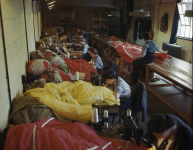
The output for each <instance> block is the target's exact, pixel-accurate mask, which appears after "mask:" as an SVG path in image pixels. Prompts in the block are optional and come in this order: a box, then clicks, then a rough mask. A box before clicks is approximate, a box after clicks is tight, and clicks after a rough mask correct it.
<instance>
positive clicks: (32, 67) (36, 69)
mask: <svg viewBox="0 0 193 150" xmlns="http://www.w3.org/2000/svg"><path fill="white" fill-rule="evenodd" d="M50 67H51V64H50V62H49V61H47V60H44V59H34V60H32V61H30V62H28V64H27V72H28V73H29V74H32V75H40V74H42V73H44V72H45V71H46V70H47V69H49V68H50Z"/></svg>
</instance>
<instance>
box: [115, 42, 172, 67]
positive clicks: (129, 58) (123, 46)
mask: <svg viewBox="0 0 193 150" xmlns="http://www.w3.org/2000/svg"><path fill="white" fill-rule="evenodd" d="M113 46H114V47H115V50H116V51H117V52H118V54H119V56H120V57H121V58H122V59H123V60H125V61H126V62H128V63H132V62H133V61H134V59H133V57H137V56H139V55H141V54H142V47H141V46H138V45H134V44H131V43H127V42H121V41H115V42H113ZM166 58H171V56H168V55H167V54H166V53H156V54H155V59H161V60H164V59H166Z"/></svg>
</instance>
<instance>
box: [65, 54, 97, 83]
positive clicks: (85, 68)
mask: <svg viewBox="0 0 193 150" xmlns="http://www.w3.org/2000/svg"><path fill="white" fill-rule="evenodd" d="M64 61H65V62H66V64H67V66H68V68H69V69H70V71H71V73H72V74H73V75H75V72H84V73H85V76H86V78H85V81H87V82H88V81H90V72H91V71H94V72H95V74H97V70H96V69H95V68H94V67H93V66H92V65H90V64H89V63H88V62H87V61H86V60H84V59H69V58H64ZM80 65H81V66H80Z"/></svg>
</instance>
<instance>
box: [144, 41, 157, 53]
mask: <svg viewBox="0 0 193 150" xmlns="http://www.w3.org/2000/svg"><path fill="white" fill-rule="evenodd" d="M145 44H147V45H148V46H149V47H148V48H147V52H146V53H152V54H155V49H156V50H158V51H160V48H159V47H158V46H157V44H156V43H155V42H154V41H152V40H147V41H146V42H145Z"/></svg>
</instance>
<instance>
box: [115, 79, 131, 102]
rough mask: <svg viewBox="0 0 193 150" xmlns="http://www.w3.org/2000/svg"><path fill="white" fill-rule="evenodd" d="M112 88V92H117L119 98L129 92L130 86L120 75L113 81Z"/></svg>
mask: <svg viewBox="0 0 193 150" xmlns="http://www.w3.org/2000/svg"><path fill="white" fill-rule="evenodd" d="M114 88H115V90H114V92H116V93H119V94H120V98H121V97H125V96H127V95H128V94H130V93H131V87H130V86H129V85H128V84H127V83H126V82H125V81H124V80H123V79H122V78H121V77H118V80H116V81H115V84H114Z"/></svg>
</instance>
